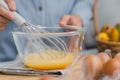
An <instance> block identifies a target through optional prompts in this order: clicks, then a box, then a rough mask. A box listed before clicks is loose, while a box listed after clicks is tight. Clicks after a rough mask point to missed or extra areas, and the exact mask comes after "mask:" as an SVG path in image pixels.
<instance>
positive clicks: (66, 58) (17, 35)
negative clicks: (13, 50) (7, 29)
mask: <svg viewBox="0 0 120 80" xmlns="http://www.w3.org/2000/svg"><path fill="white" fill-rule="evenodd" d="M12 33H13V38H14V42H15V44H16V47H17V50H18V53H19V56H20V58H21V60H22V62H23V63H24V65H25V67H27V68H32V69H37V70H59V69H65V68H68V67H69V66H71V65H72V64H73V63H74V61H75V59H76V57H77V55H78V53H79V50H80V46H81V43H82V40H83V33H84V31H83V29H82V28H79V29H76V28H71V27H66V28H61V27H38V26H37V27H36V29H33V28H27V29H25V28H17V29H14V31H13V32H12Z"/></svg>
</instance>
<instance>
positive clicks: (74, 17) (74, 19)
mask: <svg viewBox="0 0 120 80" xmlns="http://www.w3.org/2000/svg"><path fill="white" fill-rule="evenodd" d="M69 24H71V25H74V26H82V19H81V18H80V16H79V15H72V16H71V19H70V22H69Z"/></svg>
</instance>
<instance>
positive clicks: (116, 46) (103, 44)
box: [96, 38, 120, 57]
mask: <svg viewBox="0 0 120 80" xmlns="http://www.w3.org/2000/svg"><path fill="white" fill-rule="evenodd" d="M96 41H97V47H98V50H99V52H103V51H105V49H110V50H111V53H112V56H113V57H114V56H115V55H116V54H117V53H119V52H120V42H111V41H102V40H98V39H97V38H96Z"/></svg>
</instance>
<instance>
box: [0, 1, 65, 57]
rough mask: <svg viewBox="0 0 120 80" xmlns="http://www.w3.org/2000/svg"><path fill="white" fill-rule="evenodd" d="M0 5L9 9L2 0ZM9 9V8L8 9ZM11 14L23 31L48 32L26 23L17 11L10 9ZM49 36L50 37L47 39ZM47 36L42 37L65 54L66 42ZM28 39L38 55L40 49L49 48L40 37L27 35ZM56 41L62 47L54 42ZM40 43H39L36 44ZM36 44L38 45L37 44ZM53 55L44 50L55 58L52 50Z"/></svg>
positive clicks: (55, 55) (29, 32)
mask: <svg viewBox="0 0 120 80" xmlns="http://www.w3.org/2000/svg"><path fill="white" fill-rule="evenodd" d="M0 5H1V6H3V7H4V8H6V9H7V10H9V8H8V6H7V4H6V3H5V2H4V0H0ZM9 11H10V10H9ZM10 12H11V14H12V15H13V16H14V19H13V21H14V22H15V23H16V24H17V25H18V26H19V27H20V28H21V29H22V31H23V32H25V33H28V34H31V33H49V32H48V31H46V30H44V29H41V26H35V25H32V24H30V23H28V22H27V21H26V20H25V19H24V18H23V17H22V16H20V15H19V14H18V13H17V12H12V11H10ZM49 38H51V39H49ZM49 38H44V39H46V40H47V41H48V42H49V43H51V44H52V45H53V46H54V47H56V49H57V50H58V51H65V52H64V53H61V55H63V56H65V55H66V53H67V46H66V43H65V42H64V41H63V40H62V39H60V38H58V37H57V36H56V37H55V38H53V37H49ZM28 39H29V41H31V42H32V43H31V44H32V45H33V46H34V47H33V48H34V50H36V53H39V55H40V56H41V57H42V54H40V52H41V51H43V50H51V48H50V47H49V46H47V45H46V43H45V42H44V41H43V40H42V39H41V37H29V38H28ZM53 40H54V41H55V42H56V43H58V44H59V45H60V46H61V47H62V49H61V48H60V47H59V46H58V45H57V44H56V43H55V42H54V41H53ZM38 44H40V45H38ZM37 45H38V46H37ZM51 51H52V53H53V55H51V54H50V52H47V51H46V54H48V55H49V54H50V55H49V56H50V57H51V58H54V57H55V58H57V54H54V52H55V51H54V50H51Z"/></svg>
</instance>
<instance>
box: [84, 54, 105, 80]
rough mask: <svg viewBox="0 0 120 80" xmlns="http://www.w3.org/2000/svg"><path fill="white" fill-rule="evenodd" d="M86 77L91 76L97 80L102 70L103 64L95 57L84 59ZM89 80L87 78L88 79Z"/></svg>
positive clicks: (90, 56) (89, 56)
mask: <svg viewBox="0 0 120 80" xmlns="http://www.w3.org/2000/svg"><path fill="white" fill-rule="evenodd" d="M84 62H85V68H86V71H85V72H86V76H91V77H92V78H93V79H94V80H97V79H98V78H99V77H100V75H101V73H102V69H103V62H102V60H101V59H100V57H98V56H97V55H88V56H87V57H86V59H85V61H84ZM88 79H89V78H88Z"/></svg>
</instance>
